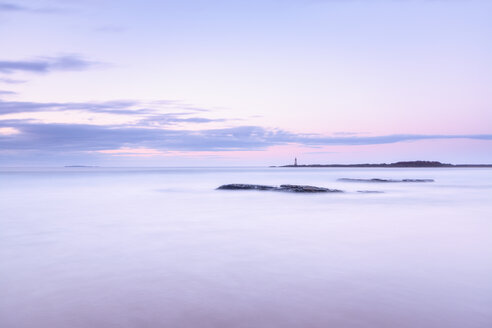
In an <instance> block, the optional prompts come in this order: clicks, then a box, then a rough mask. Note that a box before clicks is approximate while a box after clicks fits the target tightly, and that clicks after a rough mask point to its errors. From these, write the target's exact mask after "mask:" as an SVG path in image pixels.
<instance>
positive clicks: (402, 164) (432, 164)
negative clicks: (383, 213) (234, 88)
mask: <svg viewBox="0 0 492 328" xmlns="http://www.w3.org/2000/svg"><path fill="white" fill-rule="evenodd" d="M272 167H362V168H364V167H380V168H386V167H388V168H392V167H396V168H416V167H421V168H430V167H435V168H439V167H440V168H447V167H450V168H460V167H462V168H463V167H477V168H481V167H490V168H492V164H449V163H441V162H437V161H406V162H396V163H389V164H387V163H380V164H369V163H366V164H305V165H299V164H297V158H296V159H295V161H294V164H290V165H281V166H272Z"/></svg>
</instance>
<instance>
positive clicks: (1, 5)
mask: <svg viewBox="0 0 492 328" xmlns="http://www.w3.org/2000/svg"><path fill="white" fill-rule="evenodd" d="M2 11H29V8H27V7H23V6H19V5H16V4H14V3H8V2H0V12H2Z"/></svg>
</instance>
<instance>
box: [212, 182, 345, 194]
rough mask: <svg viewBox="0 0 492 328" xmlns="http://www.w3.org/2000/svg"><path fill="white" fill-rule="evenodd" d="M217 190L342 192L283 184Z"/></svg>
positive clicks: (233, 186) (251, 185) (229, 186)
mask: <svg viewBox="0 0 492 328" xmlns="http://www.w3.org/2000/svg"><path fill="white" fill-rule="evenodd" d="M217 189H219V190H270V191H285V192H304V193H319V192H343V191H342V190H338V189H328V188H322V187H315V186H304V185H290V184H284V185H280V187H275V186H264V185H254V184H240V183H233V184H226V185H222V186H220V187H219V188H217Z"/></svg>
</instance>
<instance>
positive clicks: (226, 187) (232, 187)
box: [217, 183, 276, 190]
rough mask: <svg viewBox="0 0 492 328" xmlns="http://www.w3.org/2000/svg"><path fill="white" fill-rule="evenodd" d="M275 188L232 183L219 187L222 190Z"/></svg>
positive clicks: (272, 188)
mask: <svg viewBox="0 0 492 328" xmlns="http://www.w3.org/2000/svg"><path fill="white" fill-rule="evenodd" d="M275 188H276V187H272V186H263V185H253V184H242V183H232V184H226V185H222V186H220V187H219V188H217V189H221V190H274V189H275Z"/></svg>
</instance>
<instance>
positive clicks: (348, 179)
mask: <svg viewBox="0 0 492 328" xmlns="http://www.w3.org/2000/svg"><path fill="white" fill-rule="evenodd" d="M338 181H346V182H434V179H400V180H398V179H378V178H376V179H351V178H341V179H338Z"/></svg>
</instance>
